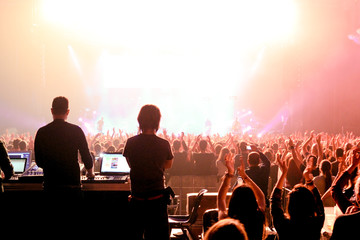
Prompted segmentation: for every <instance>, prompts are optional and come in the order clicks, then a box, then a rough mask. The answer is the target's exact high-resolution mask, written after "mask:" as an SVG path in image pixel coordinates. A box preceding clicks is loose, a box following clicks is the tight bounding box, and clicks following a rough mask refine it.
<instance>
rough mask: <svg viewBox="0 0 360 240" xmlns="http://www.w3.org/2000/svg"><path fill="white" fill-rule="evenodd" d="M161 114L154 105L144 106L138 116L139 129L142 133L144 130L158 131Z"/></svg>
mask: <svg viewBox="0 0 360 240" xmlns="http://www.w3.org/2000/svg"><path fill="white" fill-rule="evenodd" d="M160 118H161V113H160V109H159V108H158V107H157V106H155V105H150V104H149V105H144V106H143V107H142V108H141V110H140V112H139V115H138V118H137V120H138V122H139V128H140V130H141V131H142V132H144V131H145V130H155V131H157V130H159V125H160Z"/></svg>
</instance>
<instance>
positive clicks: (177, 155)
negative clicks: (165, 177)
mask: <svg viewBox="0 0 360 240" xmlns="http://www.w3.org/2000/svg"><path fill="white" fill-rule="evenodd" d="M187 158H188V153H187V152H174V163H173V165H172V167H171V168H170V169H169V171H168V173H169V174H170V175H171V176H184V175H191V174H192V169H193V164H192V163H191V162H190V161H188V160H187Z"/></svg>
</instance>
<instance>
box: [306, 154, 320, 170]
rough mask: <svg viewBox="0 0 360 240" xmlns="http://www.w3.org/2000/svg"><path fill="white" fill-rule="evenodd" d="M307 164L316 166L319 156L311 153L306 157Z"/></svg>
mask: <svg viewBox="0 0 360 240" xmlns="http://www.w3.org/2000/svg"><path fill="white" fill-rule="evenodd" d="M306 164H307V165H309V166H312V167H313V168H315V167H316V165H317V157H316V156H315V155H309V156H308V157H307V159H306Z"/></svg>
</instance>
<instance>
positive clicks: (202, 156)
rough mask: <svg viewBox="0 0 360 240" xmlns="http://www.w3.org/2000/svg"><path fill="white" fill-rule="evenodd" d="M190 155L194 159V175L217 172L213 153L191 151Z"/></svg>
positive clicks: (214, 173)
mask: <svg viewBox="0 0 360 240" xmlns="http://www.w3.org/2000/svg"><path fill="white" fill-rule="evenodd" d="M192 157H193V160H194V171H193V174H194V175H216V174H217V169H216V164H215V161H216V159H215V155H214V153H193V155H192Z"/></svg>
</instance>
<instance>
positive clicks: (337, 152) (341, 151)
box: [335, 148, 344, 158]
mask: <svg viewBox="0 0 360 240" xmlns="http://www.w3.org/2000/svg"><path fill="white" fill-rule="evenodd" d="M335 156H336V157H337V158H339V157H343V156H344V149H342V148H337V149H336V150H335Z"/></svg>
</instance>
